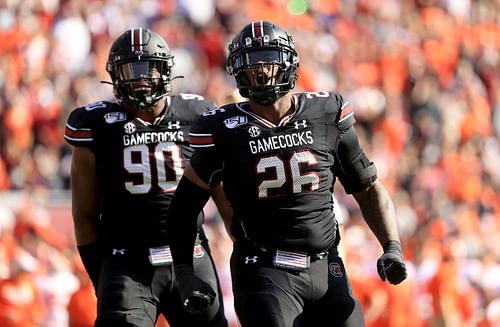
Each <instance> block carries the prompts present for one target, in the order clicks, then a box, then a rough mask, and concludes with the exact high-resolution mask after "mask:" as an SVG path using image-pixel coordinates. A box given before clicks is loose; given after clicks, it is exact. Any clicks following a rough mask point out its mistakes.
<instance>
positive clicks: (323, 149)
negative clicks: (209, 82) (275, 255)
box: [189, 92, 355, 251]
mask: <svg viewBox="0 0 500 327" xmlns="http://www.w3.org/2000/svg"><path fill="white" fill-rule="evenodd" d="M293 99H294V102H295V111H294V112H293V113H292V114H290V115H288V116H286V117H284V118H283V119H282V120H281V121H280V122H279V124H278V125H275V124H274V123H271V122H270V121H268V120H266V119H263V118H262V117H259V116H258V115H256V114H255V113H253V112H251V111H250V110H249V107H248V102H243V103H237V104H230V105H226V106H222V107H220V108H217V109H215V110H211V111H208V112H205V113H203V114H202V115H201V116H200V118H199V119H198V120H197V122H196V123H195V124H194V125H193V128H192V129H191V133H190V135H189V138H190V142H191V145H192V147H193V148H195V149H196V152H195V155H194V156H193V158H192V160H191V164H192V165H193V167H194V168H195V170H196V171H197V172H198V174H199V175H200V177H201V178H202V179H203V180H204V181H205V182H207V183H209V184H212V185H213V184H216V183H218V182H219V181H222V183H223V187H224V190H225V192H226V195H227V197H228V199H229V200H230V202H231V203H232V205H233V209H234V212H235V216H234V218H235V221H236V224H234V226H236V228H235V230H234V231H233V232H234V233H235V236H236V237H237V238H247V239H250V240H252V241H254V242H256V243H259V244H263V245H267V246H271V247H278V248H285V249H301V250H304V249H306V250H308V251H317V250H323V249H326V248H329V247H330V246H332V245H333V243H334V241H335V240H334V237H335V228H336V221H335V217H334V213H333V198H332V193H333V185H334V182H335V179H336V176H339V175H340V174H342V169H340V167H339V165H338V163H337V159H336V156H337V153H336V144H337V142H338V140H339V137H340V134H341V133H342V131H345V130H347V129H348V128H350V127H351V126H352V125H353V124H354V122H355V120H354V117H353V113H352V111H351V110H350V109H349V108H347V102H346V101H345V100H344V99H343V97H342V96H341V95H340V94H337V93H330V92H308V93H300V94H295V95H294V96H293ZM207 157H208V160H207ZM201 162H203V166H202V165H201ZM207 163H210V164H209V165H208V164H207ZM207 166H209V167H210V169H209V170H207ZM240 227H241V230H240Z"/></svg>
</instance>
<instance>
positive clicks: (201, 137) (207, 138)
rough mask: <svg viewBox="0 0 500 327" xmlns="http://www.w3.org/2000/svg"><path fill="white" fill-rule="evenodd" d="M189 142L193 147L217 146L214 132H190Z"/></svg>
mask: <svg viewBox="0 0 500 327" xmlns="http://www.w3.org/2000/svg"><path fill="white" fill-rule="evenodd" d="M189 143H190V144H191V147H193V148H209V147H213V146H215V144H214V138H213V136H212V134H200V133H189Z"/></svg>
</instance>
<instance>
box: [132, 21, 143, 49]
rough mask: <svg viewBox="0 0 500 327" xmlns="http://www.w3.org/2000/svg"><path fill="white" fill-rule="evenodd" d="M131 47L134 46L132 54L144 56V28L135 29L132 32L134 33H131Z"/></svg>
mask: <svg viewBox="0 0 500 327" xmlns="http://www.w3.org/2000/svg"><path fill="white" fill-rule="evenodd" d="M130 37H131V40H130V45H131V46H132V49H131V50H132V53H134V54H136V55H139V56H140V55H142V54H143V49H142V27H141V28H135V29H133V30H132V33H130Z"/></svg>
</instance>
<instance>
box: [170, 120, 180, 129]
mask: <svg viewBox="0 0 500 327" xmlns="http://www.w3.org/2000/svg"><path fill="white" fill-rule="evenodd" d="M179 128H181V122H180V121H178V120H176V121H169V122H168V129H179Z"/></svg>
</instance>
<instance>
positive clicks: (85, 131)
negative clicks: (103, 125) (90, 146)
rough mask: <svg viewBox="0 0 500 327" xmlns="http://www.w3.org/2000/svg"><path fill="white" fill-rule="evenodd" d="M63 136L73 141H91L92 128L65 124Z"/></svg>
mask: <svg viewBox="0 0 500 327" xmlns="http://www.w3.org/2000/svg"><path fill="white" fill-rule="evenodd" d="M64 138H65V139H66V140H68V141H73V142H91V141H92V140H93V138H92V130H91V129H90V128H75V127H73V126H71V125H70V124H66V129H65V131H64Z"/></svg>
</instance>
